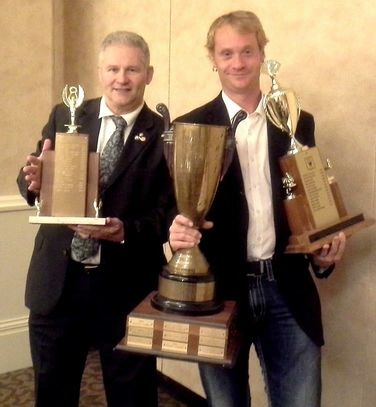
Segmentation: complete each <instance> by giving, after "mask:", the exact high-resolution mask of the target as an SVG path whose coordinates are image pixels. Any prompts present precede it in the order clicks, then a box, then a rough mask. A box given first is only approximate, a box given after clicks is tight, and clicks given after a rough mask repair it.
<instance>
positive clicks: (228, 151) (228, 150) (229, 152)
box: [221, 110, 247, 179]
mask: <svg viewBox="0 0 376 407" xmlns="http://www.w3.org/2000/svg"><path fill="white" fill-rule="evenodd" d="M246 117H247V112H246V111H244V110H239V111H238V113H236V115H235V116H234V117H233V118H232V121H231V128H230V130H229V131H228V134H227V139H226V147H225V158H224V160H223V166H222V173H221V179H223V177H224V176H225V174H226V172H227V170H228V167H229V166H230V164H231V162H232V158H233V156H234V151H235V147H236V143H235V133H236V128H237V127H238V124H239V123H240V122H241V121H242V120H244V119H245V118H246Z"/></svg>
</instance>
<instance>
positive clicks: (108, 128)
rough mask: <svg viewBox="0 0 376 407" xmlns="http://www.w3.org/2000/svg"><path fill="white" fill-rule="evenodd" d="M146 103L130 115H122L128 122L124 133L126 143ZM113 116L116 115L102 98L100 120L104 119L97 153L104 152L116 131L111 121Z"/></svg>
mask: <svg viewBox="0 0 376 407" xmlns="http://www.w3.org/2000/svg"><path fill="white" fill-rule="evenodd" d="M143 106H144V103H142V104H141V105H140V106H139V107H138V108H137V109H136V110H134V111H133V112H130V113H126V114H122V115H121V117H122V118H123V119H124V120H125V121H126V122H127V127H126V128H125V131H124V143H125V142H126V141H127V138H128V136H129V134H130V132H131V130H132V127H133V125H134V122H135V121H136V119H137V116H138V115H139V113H140V112H141V110H142V108H143ZM111 116H114V113H113V112H112V111H111V110H110V109H109V107H108V106H107V105H106V101H105V99H104V97H102V98H101V101H100V107H99V115H98V118H99V119H102V121H101V127H100V130H99V135H98V143H97V152H98V153H101V152H102V151H103V148H104V146H105V145H106V143H107V141H108V140H109V138H110V137H111V135H112V134H113V132H114V131H115V127H116V126H115V123H114V122H113V120H112V119H111Z"/></svg>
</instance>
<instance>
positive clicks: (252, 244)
mask: <svg viewBox="0 0 376 407" xmlns="http://www.w3.org/2000/svg"><path fill="white" fill-rule="evenodd" d="M222 98H223V101H224V103H225V105H226V108H227V111H228V114H229V117H230V119H231V120H232V119H233V117H234V116H235V114H236V113H237V112H238V111H239V110H244V109H242V108H241V107H240V106H239V105H237V104H236V103H235V102H233V101H232V100H231V99H230V98H229V97H228V96H227V95H226V94H225V93H224V92H223V91H222ZM247 113H248V115H247V117H246V118H245V119H244V120H242V121H241V122H240V123H239V125H238V127H237V129H236V134H235V139H236V149H237V153H238V156H239V161H240V166H241V171H242V176H243V182H244V189H245V195H246V199H247V204H248V211H249V224H248V237H247V255H248V260H249V261H257V260H265V259H269V258H271V257H272V256H273V254H274V248H275V239H276V238H275V229H274V217H273V203H272V187H271V180H270V167H269V151H268V135H267V125H266V116H265V112H264V109H263V107H262V98H261V100H260V102H259V104H258V106H257V108H256V110H255V111H254V112H251V113H249V112H247Z"/></svg>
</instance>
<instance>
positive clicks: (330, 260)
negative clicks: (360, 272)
mask: <svg viewBox="0 0 376 407" xmlns="http://www.w3.org/2000/svg"><path fill="white" fill-rule="evenodd" d="M345 247H346V236H345V234H344V233H343V232H340V233H339V234H338V235H336V236H334V238H333V240H332V242H331V243H327V244H325V245H324V246H323V247H322V248H321V249H320V250H318V251H317V252H315V253H313V254H312V262H313V264H314V265H315V266H317V267H320V268H322V269H327V268H328V267H330V266H332V265H333V264H335V263H337V262H339V261H340V260H341V258H342V256H343V253H344V251H345Z"/></svg>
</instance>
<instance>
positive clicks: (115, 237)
mask: <svg viewBox="0 0 376 407" xmlns="http://www.w3.org/2000/svg"><path fill="white" fill-rule="evenodd" d="M69 227H70V228H71V229H72V230H74V231H75V232H76V233H77V234H78V235H79V236H80V237H81V238H82V239H89V238H91V239H97V240H109V241H111V242H118V243H121V242H123V241H124V239H125V235H124V224H123V222H122V221H121V220H120V219H118V218H106V224H105V225H103V226H95V225H69Z"/></svg>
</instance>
